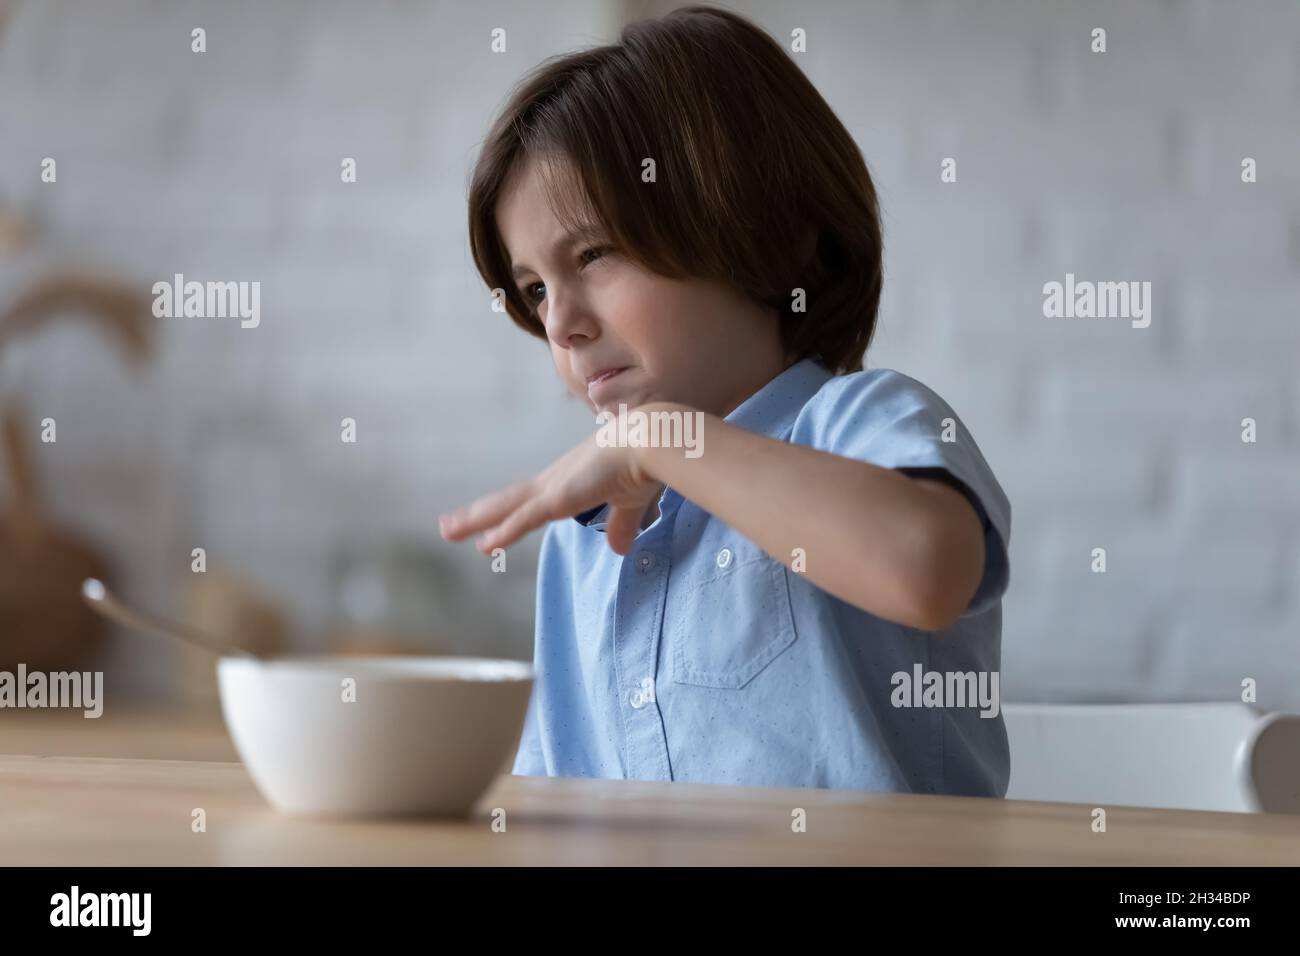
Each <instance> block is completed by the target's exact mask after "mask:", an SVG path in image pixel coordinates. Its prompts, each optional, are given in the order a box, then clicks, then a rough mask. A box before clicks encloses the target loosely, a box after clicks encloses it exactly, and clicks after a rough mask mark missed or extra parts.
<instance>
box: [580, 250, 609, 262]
mask: <svg viewBox="0 0 1300 956" xmlns="http://www.w3.org/2000/svg"><path fill="white" fill-rule="evenodd" d="M612 249H613V247H612V246H593V247H591V248H590V249H584V250H583V252H582V255H580V256H579V257H578V261H579V262H581V263H582V265H590V264H591V263H592V262H595V261H596V259H601V258H603V257H604V256H605V255H606V254H607V253H609V252H610V251H611V250H612ZM588 256H592V257H593V258H591V259H588V258H587V257H588Z"/></svg>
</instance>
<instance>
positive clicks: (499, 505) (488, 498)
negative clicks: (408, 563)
mask: <svg viewBox="0 0 1300 956" xmlns="http://www.w3.org/2000/svg"><path fill="white" fill-rule="evenodd" d="M531 489H532V484H531V482H526V481H524V482H520V483H519V484H516V485H511V486H510V487H509V488H505V489H503V490H501V491H497V492H493V493H492V494H490V495H485V496H484V497H482V498H479V499H478V500H477V501H474V502H471V503H470V504H468V505H466V506H465V507H463V508H457V509H456V510H455V511H452V512H450V513H448V514H444V515H441V516H439V518H438V529H439V530H440V531H441V532H442V536H443V537H444V538H446V539H447V540H448V541H460V540H461V539H462V538H466V537H468V536H469V535H471V534H473V533H474V532H476V531H482V530H483V529H484V528H491V527H492V526H493V525H496V524H500V523H501V519H502V518H504V517H505V516H506V515H508V514H510V512H512V511H514V510H515V509H516V508H518V507H519V504H520V503H521V502H522V501H523V500H524V499H525V498H527V497H528V495H529V493H530V492H531Z"/></svg>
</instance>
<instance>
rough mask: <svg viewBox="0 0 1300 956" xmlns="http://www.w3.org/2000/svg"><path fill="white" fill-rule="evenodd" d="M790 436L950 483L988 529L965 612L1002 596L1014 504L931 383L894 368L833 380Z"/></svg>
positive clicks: (964, 614)
mask: <svg viewBox="0 0 1300 956" xmlns="http://www.w3.org/2000/svg"><path fill="white" fill-rule="evenodd" d="M791 440H793V441H797V442H800V443H802V444H809V445H811V446H813V447H814V448H819V449H821V450H823V451H829V452H831V453H833V454H837V455H843V456H844V457H846V458H855V459H858V460H859V461H866V462H870V463H871V464H874V465H880V466H881V467H884V468H895V469H898V470H899V471H901V472H904V473H905V474H909V475H912V476H919V475H925V476H927V477H933V478H938V479H940V480H946V481H948V483H949V484H951V485H953V486H954V487H955V488H957V490H959V491H961V492H962V493H963V494H964V495H965V496H966V498H967V500H969V501H970V502H971V504H972V505H973V506H974V508H975V511H976V513H977V514H978V515H979V519H980V522H981V524H982V525H983V527H984V574H983V577H982V578H981V580H980V584H979V587H978V588H977V589H976V591H975V594H974V595H973V596H972V598H971V600H970V602H969V603H968V604H967V606H966V609H965V610H964V611H963V612H962V614H961V616H962V617H967V616H969V615H972V614H979V613H982V612H984V611H987V610H988V609H989V608H991V607H993V606H994V605H995V604H996V603H997V602H998V601H999V600H1000V599H1001V598H1002V595H1003V593H1004V592H1005V591H1006V589H1007V585H1008V584H1009V583H1010V577H1011V565H1010V556H1009V551H1008V548H1009V543H1010V541H1011V504H1010V502H1009V501H1008V500H1007V496H1006V494H1005V493H1004V492H1003V490H1002V487H1001V486H1000V485H999V484H998V481H997V479H996V478H995V477H994V476H993V471H992V469H990V468H989V465H988V462H987V461H985V460H984V456H983V454H982V453H981V452H980V450H979V447H978V446H977V445H976V444H975V439H974V438H973V437H972V436H971V434H970V433H969V432H968V431H967V430H966V427H965V425H964V424H963V423H962V421H961V419H960V418H958V416H957V413H956V412H955V411H953V409H952V407H951V406H949V405H948V403H947V402H945V401H944V400H943V399H942V398H940V397H939V395H938V394H936V393H935V392H934V391H933V390H932V389H930V388H929V387H928V386H926V385H924V384H922V383H921V382H919V381H917V380H916V379H914V378H911V377H910V376H907V375H904V374H903V373H901V372H897V371H894V370H893V369H869V370H867V371H863V372H855V373H853V374H850V375H845V376H841V377H839V378H835V379H832V380H831V381H829V382H827V383H826V385H825V386H823V388H822V389H821V391H819V392H818V393H817V395H816V396H814V397H813V399H812V401H810V402H809V405H808V407H807V408H805V410H804V413H803V414H801V415H800V417H799V420H798V421H797V422H796V424H795V431H794V434H793V435H792V439H791Z"/></svg>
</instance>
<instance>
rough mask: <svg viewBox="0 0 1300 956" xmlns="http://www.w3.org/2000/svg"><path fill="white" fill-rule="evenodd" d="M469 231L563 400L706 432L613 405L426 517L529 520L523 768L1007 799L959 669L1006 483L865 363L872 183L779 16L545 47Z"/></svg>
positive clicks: (878, 274)
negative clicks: (660, 436) (530, 681)
mask: <svg viewBox="0 0 1300 956" xmlns="http://www.w3.org/2000/svg"><path fill="white" fill-rule="evenodd" d="M470 239H471V245H472V248H473V250H474V255H475V261H476V263H477V265H478V268H479V271H480V273H481V274H482V275H483V277H484V278H485V280H486V281H487V282H488V285H489V287H490V288H493V289H494V290H497V292H496V294H497V295H498V297H500V298H502V299H503V300H504V303H505V306H506V310H507V311H508V312H509V314H510V316H511V318H512V319H513V320H514V321H515V322H516V323H517V324H519V325H520V326H521V327H523V328H524V329H526V330H527V331H529V332H530V333H532V334H534V335H536V336H538V337H539V338H543V339H544V340H545V341H546V342H547V343H548V345H549V348H550V351H551V358H552V361H553V362H554V365H555V368H556V371H557V373H558V374H559V375H560V377H561V379H562V380H563V381H564V382H565V384H566V386H567V388H568V389H569V391H570V392H571V393H572V394H573V395H574V396H575V397H577V398H579V399H581V400H584V401H585V402H586V403H587V404H588V405H589V407H590V408H591V410H592V411H593V412H597V413H601V414H602V415H623V416H624V417H625V418H624V420H625V421H626V418H627V417H628V416H631V415H633V414H641V415H652V414H654V413H657V412H659V413H670V414H671V413H677V414H678V415H679V416H683V417H684V416H693V417H694V420H696V421H698V422H699V423H700V426H701V430H700V436H699V437H700V438H702V439H703V440H702V442H701V443H700V445H699V448H698V449H697V451H696V452H692V454H691V455H687V454H685V453H684V450H683V449H682V448H674V447H663V446H658V447H656V446H654V445H646V444H644V443H639V444H636V445H631V444H625V445H619V444H617V443H615V444H611V443H610V442H608V441H604V440H601V438H602V434H601V433H599V432H598V433H596V434H593V435H592V436H591V437H590V438H588V439H587V440H585V441H583V442H582V443H580V444H579V445H578V447H576V448H574V449H572V450H571V451H570V452H568V453H567V454H566V455H564V456H563V457H561V458H560V459H558V460H557V461H555V462H554V463H553V464H551V465H550V466H549V467H548V468H546V469H545V470H544V471H542V472H541V473H540V474H538V475H536V476H534V477H533V478H531V479H528V480H526V481H523V482H520V483H518V484H516V485H513V486H511V487H509V488H506V489H504V490H502V491H499V492H497V493H495V494H492V495H489V496H487V497H485V498H482V499H480V500H478V501H476V502H474V503H473V504H471V505H468V506H467V507H465V508H462V509H459V510H457V511H455V512H452V513H449V514H446V515H443V516H442V518H441V519H440V522H439V524H440V527H441V530H442V533H443V535H444V536H445V537H446V538H448V539H450V540H463V539H464V538H466V537H468V536H470V535H475V534H477V535H479V538H478V548H479V550H480V551H482V552H483V553H485V554H487V553H490V552H491V551H492V550H493V549H495V548H498V547H501V548H506V547H509V546H510V545H511V544H513V543H514V542H515V541H517V540H519V538H520V537H522V536H523V535H525V534H527V533H528V532H530V531H532V530H534V529H536V528H539V527H542V526H543V525H545V526H546V531H545V535H544V538H543V542H542V551H541V564H540V567H539V572H538V584H537V588H538V591H537V633H536V644H535V652H534V662H535V667H536V671H537V684H536V687H535V690H534V694H533V699H532V701H531V703H530V706H529V710H528V715H527V718H526V721H525V726H524V733H523V738H522V741H521V744H520V749H519V753H518V755H517V757H516V762H515V766H514V771H515V772H516V773H524V774H550V775H565V776H592V777H627V778H637V779H660V780H691V781H698V782H708V783H737V784H753V785H767V786H808V787H844V788H856V789H866V790H892V791H903V792H922V793H949V794H968V795H978V796H996V797H1001V796H1004V795H1005V792H1006V786H1007V779H1008V775H1009V770H1010V767H1009V755H1008V748H1007V738H1006V730H1005V726H1004V724H1003V721H1002V717H1001V715H1000V712H999V711H998V709H997V706H996V701H991V702H990V701H988V700H987V699H985V700H984V701H983V702H982V703H983V705H984V706H982V707H981V706H979V705H980V702H979V701H976V700H974V699H972V698H973V697H975V696H984V697H986V695H976V694H974V693H973V688H974V687H975V686H977V685H978V686H979V687H981V688H984V689H986V688H987V687H988V686H989V685H990V684H991V686H992V687H993V688H994V696H996V688H997V680H996V678H997V672H998V667H999V643H1000V631H1001V597H1002V594H1003V593H1004V592H1005V590H1006V587H1007V585H1008V583H1009V576H1010V566H1009V557H1008V550H1007V548H1008V542H1009V540H1010V519H1011V514H1010V505H1009V503H1008V501H1007V499H1006V496H1005V495H1004V494H1003V492H1002V489H1001V488H1000V487H999V485H998V483H997V480H996V479H995V478H994V476H993V474H992V472H991V470H990V469H989V467H988V464H987V463H986V462H985V460H984V458H983V456H982V455H981V453H980V451H979V449H978V447H977V446H976V444H975V442H974V440H973V438H971V436H970V435H969V434H968V433H967V431H966V430H965V428H964V427H963V426H962V424H961V421H960V419H959V418H958V417H957V415H956V413H955V412H954V411H953V410H952V409H951V408H950V407H949V406H948V405H947V404H946V403H945V402H944V401H943V399H941V398H940V397H939V396H938V395H936V394H935V393H934V392H933V391H931V390H930V389H929V388H927V387H926V386H925V385H923V384H921V383H920V382H918V381H916V380H915V379H912V378H910V377H908V376H906V375H903V374H901V373H899V372H895V371H892V370H889V369H873V370H869V371H867V370H864V369H863V356H864V354H865V352H866V348H867V346H868V344H869V342H870V339H871V335H872V332H873V330H874V327H875V321H876V311H877V308H878V305H879V297H880V287H881V280H882V247H881V235H880V225H879V213H878V210H877V205H876V196H875V190H874V187H873V185H872V183H871V179H870V176H869V174H868V172H867V169H866V165H865V163H863V161H862V157H861V154H860V152H859V151H858V149H857V147H856V145H855V144H854V142H853V140H852V137H851V136H849V134H848V133H847V131H846V130H845V129H844V127H843V125H842V124H841V123H840V122H839V120H838V119H837V118H836V117H835V115H834V113H833V112H832V111H831V110H830V108H829V107H828V106H827V105H826V103H825V101H824V100H823V99H822V98H821V96H820V95H819V94H818V93H817V91H816V90H815V88H813V86H812V85H811V84H810V83H809V82H808V80H807V79H806V78H805V77H804V76H803V74H802V73H801V72H800V71H799V70H798V69H797V68H796V67H795V66H794V64H793V63H792V61H791V60H790V59H789V57H787V56H786V55H785V53H784V51H783V50H782V49H781V48H780V47H779V46H778V45H777V44H776V43H775V41H773V40H772V39H771V38H770V37H768V36H767V35H766V34H765V33H763V32H762V31H761V30H759V29H758V28H756V27H755V26H753V25H752V24H750V23H749V22H748V21H746V20H744V19H743V18H741V17H739V16H736V15H735V14H731V13H729V12H726V11H721V10H713V9H710V8H696V7H690V8H685V9H681V10H677V11H674V12H673V13H672V14H670V15H668V16H667V17H664V18H662V19H660V20H656V21H648V22H643V23H639V24H634V25H633V26H631V27H628V28H627V29H626V30H625V31H624V33H623V35H622V37H621V38H620V41H619V43H618V44H615V45H612V46H608V47H601V48H597V49H595V50H591V51H586V52H583V53H578V54H574V55H572V56H569V57H566V58H562V59H559V60H555V61H551V62H549V63H548V64H546V65H544V66H543V68H542V69H540V70H539V71H537V72H536V73H534V74H533V76H532V77H530V78H529V79H528V80H527V81H526V82H525V83H524V84H522V85H521V87H520V88H519V89H518V90H517V91H516V92H515V94H514V96H513V97H512V98H511V101H510V102H509V104H508V105H507V107H506V108H505V110H504V111H503V114H502V116H501V117H500V118H499V119H498V121H497V123H496V125H495V126H494V128H493V130H492V131H491V133H490V134H489V137H488V139H487V141H486V143H485V145H484V147H483V151H482V154H481V157H480V160H479V163H478V166H477V167H476V169H475V173H474V179H473V183H472V186H471V190H470ZM605 434H606V435H607V434H609V433H608V432H606V433H605ZM918 679H919V680H922V681H923V682H924V683H925V685H926V687H925V692H924V693H922V691H921V688H920V687H913V686H912V683H913V681H916V680H918ZM936 684H937V686H936ZM905 685H906V686H905ZM963 689H968V690H971V693H964V692H961V691H963ZM954 690H955V691H958V692H961V693H957V694H956V695H955V696H954V693H953V692H954ZM989 704H991V705H992V706H991V707H990V706H988V705H989ZM990 710H991V711H992V712H991V713H990Z"/></svg>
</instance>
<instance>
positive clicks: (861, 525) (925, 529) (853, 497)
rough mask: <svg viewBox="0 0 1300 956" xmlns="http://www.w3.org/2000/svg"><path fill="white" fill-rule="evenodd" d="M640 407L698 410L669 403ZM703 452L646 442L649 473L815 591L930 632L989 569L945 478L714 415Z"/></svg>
mask: <svg viewBox="0 0 1300 956" xmlns="http://www.w3.org/2000/svg"><path fill="white" fill-rule="evenodd" d="M638 410H639V411H642V412H647V413H649V412H655V411H666V412H673V411H677V412H681V413H683V414H692V413H695V411H696V410H695V409H692V408H688V407H687V406H685V405H678V404H674V403H669V402H655V403H652V404H648V405H642V406H640V408H639V409H638ZM702 434H703V436H704V441H703V448H702V453H701V454H700V455H699V456H698V457H696V458H687V457H686V455H685V454H684V452H683V449H681V448H667V447H663V448H653V447H638V448H636V449H635V450H634V454H635V455H636V456H637V458H638V461H639V463H640V466H641V468H642V469H643V470H644V471H645V472H646V473H647V474H648V475H650V476H651V477H653V478H654V479H655V480H657V481H660V482H663V483H664V484H666V485H668V486H670V487H672V488H674V489H675V490H676V491H678V492H679V493H680V494H681V495H682V496H684V497H685V498H688V499H690V500H691V501H693V502H694V503H695V504H697V505H699V506H700V507H701V508H703V509H704V510H705V511H707V512H709V513H710V514H712V515H714V516H716V517H718V518H719V519H721V520H722V521H724V522H726V523H727V524H729V525H730V526H731V527H733V528H735V529H736V530H737V531H739V532H740V533H741V534H743V535H744V536H745V537H747V538H749V539H750V540H751V541H753V542H754V543H755V544H757V545H758V546H759V547H760V548H762V549H763V550H764V551H766V552H767V553H768V554H770V555H772V556H773V557H774V558H776V559H777V560H779V561H781V562H782V563H783V564H785V565H787V566H789V565H791V564H792V563H793V561H794V553H795V549H796V548H801V549H803V554H804V555H805V559H806V560H805V564H806V566H805V570H804V572H803V573H804V574H805V575H806V576H807V578H808V580H810V581H811V582H812V583H813V584H816V585H817V586H818V587H820V588H822V589H823V590H825V591H828V592H830V593H831V594H834V595H835V596H836V597H838V598H840V599H842V600H844V601H847V602H848V603H850V604H853V605H854V606H856V607H859V608H862V609H863V610H865V611H868V612H870V613H872V614H875V615H876V616H878V617H882V618H885V619H887V620H892V621H897V622H898V623H900V624H904V625H906V626H908V627H914V628H918V629H920V630H927V631H939V630H944V629H946V628H948V627H950V626H952V624H953V623H954V622H955V621H956V620H957V618H958V617H959V616H960V615H961V613H962V611H963V610H965V608H966V607H967V605H968V604H969V603H970V600H971V598H972V597H973V596H974V594H975V590H976V588H978V587H979V583H980V579H981V577H982V575H983V572H984V531H983V527H982V525H981V522H980V520H979V516H978V514H977V513H976V511H975V509H974V507H973V506H972V505H971V503H970V502H969V501H968V500H967V499H966V497H965V496H964V495H963V494H962V493H961V492H960V491H958V490H957V489H955V488H953V487H952V486H950V485H948V484H946V483H944V482H942V481H934V480H931V479H925V478H911V477H908V476H907V475H905V474H903V473H901V472H899V471H896V470H894V469H892V468H883V467H880V466H878V465H873V464H870V463H868V462H863V461H858V460H856V459H852V458H845V457H843V456H840V455H834V454H831V453H829V452H824V451H819V450H817V449H814V448H809V447H807V446H805V445H796V444H791V443H789V442H784V441H780V440H778V439H774V438H769V437H768V436H766V435H759V434H756V433H754V432H751V431H748V430H747V429H744V428H741V427H739V426H737V425H732V424H729V423H728V422H725V421H723V420H722V419H721V418H718V417H717V416H715V415H710V414H707V413H705V414H704V418H703V428H702Z"/></svg>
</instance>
